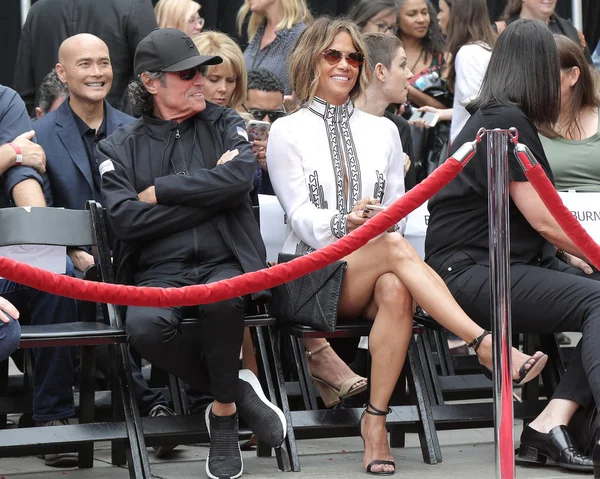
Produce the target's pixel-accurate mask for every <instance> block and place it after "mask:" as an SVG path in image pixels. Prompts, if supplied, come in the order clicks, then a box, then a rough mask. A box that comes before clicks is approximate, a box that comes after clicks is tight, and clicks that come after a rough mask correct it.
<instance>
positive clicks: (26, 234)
mask: <svg viewBox="0 0 600 479" xmlns="http://www.w3.org/2000/svg"><path fill="white" fill-rule="evenodd" d="M0 225H1V227H0V246H12V245H26V244H37V245H53V246H67V247H69V246H92V245H95V244H96V240H95V238H94V235H93V231H92V228H91V226H92V221H91V218H90V212H89V211H84V210H66V209H61V208H36V207H31V208H29V207H27V208H1V209H0Z"/></svg>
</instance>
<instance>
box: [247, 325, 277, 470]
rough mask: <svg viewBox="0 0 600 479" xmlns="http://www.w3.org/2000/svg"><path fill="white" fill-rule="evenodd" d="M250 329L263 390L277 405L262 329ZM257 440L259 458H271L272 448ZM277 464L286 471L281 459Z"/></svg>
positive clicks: (253, 353) (254, 356) (253, 352)
mask: <svg viewBox="0 0 600 479" xmlns="http://www.w3.org/2000/svg"><path fill="white" fill-rule="evenodd" d="M248 329H249V330H250V337H251V343H252V345H255V346H254V348H255V349H256V352H255V351H252V355H253V358H254V360H255V361H256V369H257V370H258V379H259V381H260V383H261V386H262V388H263V390H265V389H266V391H267V393H268V395H269V399H270V400H271V402H273V403H274V404H277V395H276V394H275V386H274V385H273V378H272V374H271V368H270V365H269V362H268V360H267V354H266V346H265V340H264V337H263V336H264V335H263V332H262V329H261V328H260V327H258V328H248ZM259 338H260V339H259ZM256 353H258V358H256ZM257 439H258V443H257V447H256V455H257V456H258V457H271V454H272V450H271V448H270V447H269V446H267V445H265V444H264V443H263V442H261V440H260V437H258V438H257ZM277 462H278V466H279V469H280V470H282V471H283V470H284V469H282V464H280V458H279V457H278V458H277Z"/></svg>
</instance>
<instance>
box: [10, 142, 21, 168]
mask: <svg viewBox="0 0 600 479" xmlns="http://www.w3.org/2000/svg"><path fill="white" fill-rule="evenodd" d="M9 145H10V146H12V149H13V150H15V153H16V154H17V159H16V160H15V165H20V164H22V163H23V154H22V153H21V148H19V145H17V144H16V143H9Z"/></svg>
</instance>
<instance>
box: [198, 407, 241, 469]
mask: <svg viewBox="0 0 600 479" xmlns="http://www.w3.org/2000/svg"><path fill="white" fill-rule="evenodd" d="M212 406H213V403H210V404H209V405H208V407H207V408H206V411H205V412H204V421H205V422H206V430H207V431H208V437H210V412H211V411H212ZM237 447H238V451H239V453H240V460H241V462H242V465H241V468H240V472H238V473H237V474H235V475H233V476H230V477H231V479H237V478H238V477H241V475H242V473H243V472H244V458H243V457H242V451H241V450H240V443H239V441H238V443H237ZM209 459H210V450H209V451H208V454H207V456H206V468H205V470H206V475H207V476H208V477H210V479H219V476H215V475H213V474H211V472H210V471H209V469H208V460H209Z"/></svg>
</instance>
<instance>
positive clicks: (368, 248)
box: [342, 233, 531, 378]
mask: <svg viewBox="0 0 600 479" xmlns="http://www.w3.org/2000/svg"><path fill="white" fill-rule="evenodd" d="M345 259H346V261H347V262H348V269H347V271H346V276H345V279H344V287H343V289H342V297H343V298H344V300H345V301H346V302H345V303H344V304H345V306H346V307H349V308H352V310H359V309H360V307H361V305H365V304H367V303H368V301H369V300H370V298H371V295H372V294H373V293H372V292H373V289H372V288H373V285H374V284H375V282H376V281H377V279H378V278H379V277H380V276H382V275H383V274H385V273H393V274H395V275H396V276H397V277H398V278H399V279H400V281H401V282H402V284H403V285H404V286H406V288H407V289H408V290H409V291H410V294H411V296H412V297H413V298H414V300H415V301H416V302H417V303H418V304H419V305H420V306H421V307H422V308H423V309H425V310H426V311H427V312H428V313H429V314H431V316H433V317H434V318H435V320H436V321H437V322H438V323H440V324H441V325H442V326H444V327H445V328H446V329H448V330H449V331H451V332H453V333H454V334H456V335H457V336H458V337H459V338H461V339H462V340H464V341H465V342H471V341H472V340H473V339H475V338H476V337H478V336H479V335H480V334H481V333H482V332H483V329H482V328H481V327H480V326H478V325H477V324H476V323H475V322H473V321H472V320H471V318H469V317H468V316H467V314H466V313H465V312H464V311H463V310H462V309H461V307H460V306H459V305H458V303H457V302H456V301H455V300H454V298H453V296H452V294H451V293H450V291H449V290H448V288H447V286H446V284H445V283H444V281H443V280H442V279H441V278H440V277H439V275H438V274H437V273H436V272H435V271H433V270H432V269H431V268H430V267H429V266H428V265H427V264H426V263H425V262H424V261H423V260H422V259H421V258H420V257H419V255H418V254H417V252H416V251H415V250H414V248H413V247H412V246H411V245H410V243H408V241H406V240H405V239H404V238H403V237H402V235H400V234H398V233H388V234H385V235H383V236H380V237H378V238H375V239H373V240H371V241H370V242H369V243H367V244H366V245H365V246H363V247H362V248H360V249H358V250H356V251H355V252H353V253H352V254H350V255H348V256H347V257H346V258H345ZM477 355H478V357H479V360H480V361H481V363H482V364H483V365H484V366H486V367H488V368H490V369H491V366H492V340H491V338H490V337H489V336H488V337H486V338H485V339H484V341H483V342H482V344H481V347H480V348H479V349H478V351H477ZM530 358H531V357H530V356H528V355H526V354H523V353H521V352H520V351H518V350H517V349H514V348H513V354H512V369H513V377H514V378H518V376H519V367H520V366H521V364H523V363H524V362H526V361H527V360H528V359H530Z"/></svg>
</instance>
